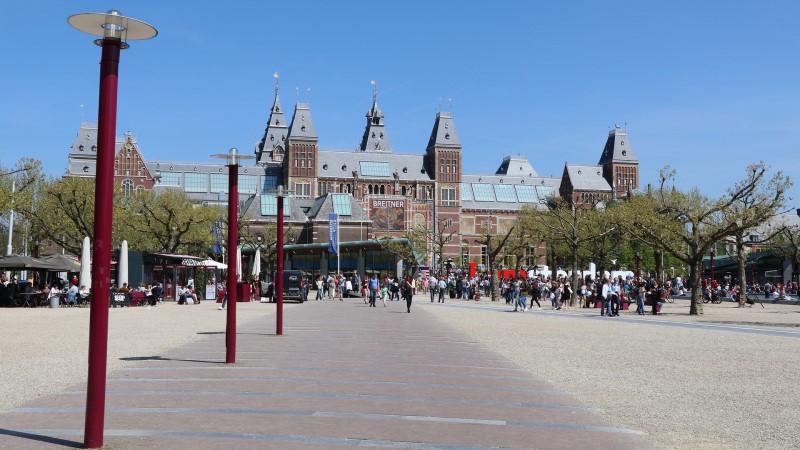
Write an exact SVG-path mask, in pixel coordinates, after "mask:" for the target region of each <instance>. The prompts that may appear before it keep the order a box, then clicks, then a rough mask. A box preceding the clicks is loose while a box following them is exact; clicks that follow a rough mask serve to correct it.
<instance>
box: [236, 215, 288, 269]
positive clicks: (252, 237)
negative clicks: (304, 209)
mask: <svg viewBox="0 0 800 450" xmlns="http://www.w3.org/2000/svg"><path fill="white" fill-rule="evenodd" d="M283 228H284V230H283V245H287V244H291V243H294V242H295V241H296V240H297V237H298V236H299V234H300V233H299V232H298V230H297V228H296V227H295V226H294V224H292V223H288V224H287V223H286V222H284V227H283ZM259 238H260V239H259ZM239 242H241V244H242V245H243V246H249V247H250V248H253V249H255V248H259V249H260V250H261V252H260V253H261V262H262V263H263V264H262V267H264V268H269V267H274V266H275V262H276V261H277V257H278V223H277V221H273V222H263V223H256V222H252V221H249V220H246V218H245V217H240V218H239ZM270 276H271V275H270Z"/></svg>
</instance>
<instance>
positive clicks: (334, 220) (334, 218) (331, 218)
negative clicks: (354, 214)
mask: <svg viewBox="0 0 800 450" xmlns="http://www.w3.org/2000/svg"><path fill="white" fill-rule="evenodd" d="M328 236H330V239H328V251H329V252H331V253H338V250H339V216H338V214H336V213H330V214H328Z"/></svg>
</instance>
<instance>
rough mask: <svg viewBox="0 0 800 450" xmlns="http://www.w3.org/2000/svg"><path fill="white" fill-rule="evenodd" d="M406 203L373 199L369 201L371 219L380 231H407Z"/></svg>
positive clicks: (398, 200) (400, 200)
mask: <svg viewBox="0 0 800 450" xmlns="http://www.w3.org/2000/svg"><path fill="white" fill-rule="evenodd" d="M405 216H406V201H405V200H402V199H382V198H373V199H370V200H369V218H370V219H372V225H373V227H375V228H376V229H378V230H387V231H402V230H405V229H406V227H405Z"/></svg>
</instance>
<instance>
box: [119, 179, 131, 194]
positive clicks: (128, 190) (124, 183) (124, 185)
mask: <svg viewBox="0 0 800 450" xmlns="http://www.w3.org/2000/svg"><path fill="white" fill-rule="evenodd" d="M122 190H123V191H124V192H125V195H128V196H130V195H133V181H131V180H123V181H122Z"/></svg>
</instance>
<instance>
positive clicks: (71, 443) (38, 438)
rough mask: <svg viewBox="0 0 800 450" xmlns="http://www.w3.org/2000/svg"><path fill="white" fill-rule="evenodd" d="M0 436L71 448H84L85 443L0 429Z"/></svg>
mask: <svg viewBox="0 0 800 450" xmlns="http://www.w3.org/2000/svg"><path fill="white" fill-rule="evenodd" d="M0 434H4V435H6V436H16V437H20V438H23V439H30V440H32V441H39V442H46V443H48V444H56V445H63V446H65V447H71V448H83V442H76V441H70V440H67V439H61V438H56V437H52V436H42V435H41V434H33V433H25V432H23V431H15V430H7V429H5V428H0Z"/></svg>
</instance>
